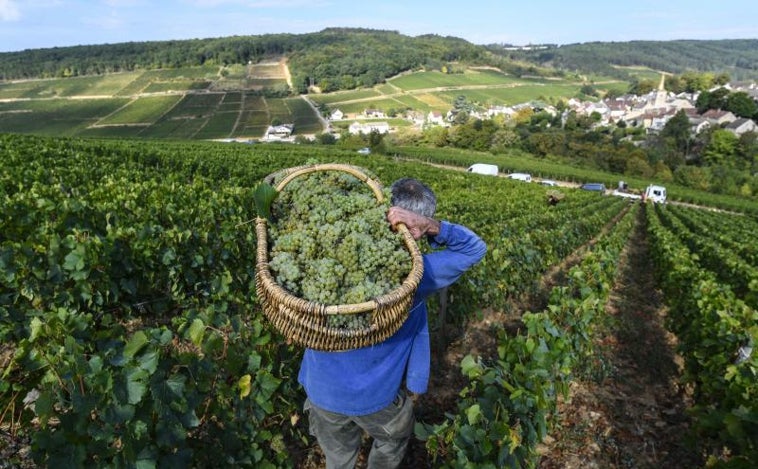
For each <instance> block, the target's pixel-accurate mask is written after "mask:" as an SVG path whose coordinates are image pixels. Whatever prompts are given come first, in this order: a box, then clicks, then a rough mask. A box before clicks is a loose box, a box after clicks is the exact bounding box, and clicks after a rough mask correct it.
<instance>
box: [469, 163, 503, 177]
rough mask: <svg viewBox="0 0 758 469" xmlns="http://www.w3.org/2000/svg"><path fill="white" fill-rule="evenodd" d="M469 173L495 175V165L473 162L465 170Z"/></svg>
mask: <svg viewBox="0 0 758 469" xmlns="http://www.w3.org/2000/svg"><path fill="white" fill-rule="evenodd" d="M466 171H468V172H469V173H476V174H488V175H490V176H497V166H495V165H494V164H484V163H474V164H472V165H471V166H469V167H468V169H467V170H466Z"/></svg>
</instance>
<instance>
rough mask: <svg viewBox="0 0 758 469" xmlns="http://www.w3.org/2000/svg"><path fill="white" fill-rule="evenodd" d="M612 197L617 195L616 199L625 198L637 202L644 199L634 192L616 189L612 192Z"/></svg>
mask: <svg viewBox="0 0 758 469" xmlns="http://www.w3.org/2000/svg"><path fill="white" fill-rule="evenodd" d="M611 195H615V196H616V197H624V198H627V199H635V200H638V199H641V198H642V196H641V195H639V194H635V193H633V192H627V191H622V190H620V189H616V190H615V191H613V192H611Z"/></svg>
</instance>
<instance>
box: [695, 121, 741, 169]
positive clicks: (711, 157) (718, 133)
mask: <svg viewBox="0 0 758 469" xmlns="http://www.w3.org/2000/svg"><path fill="white" fill-rule="evenodd" d="M738 142H739V140H738V139H737V136H736V135H734V134H733V133H731V132H729V131H728V130H723V129H716V130H715V131H713V133H712V134H711V139H710V141H709V142H708V144H706V146H705V148H704V149H703V160H704V162H705V163H706V164H707V165H709V166H725V167H734V166H736V158H735V156H736V155H737V144H738Z"/></svg>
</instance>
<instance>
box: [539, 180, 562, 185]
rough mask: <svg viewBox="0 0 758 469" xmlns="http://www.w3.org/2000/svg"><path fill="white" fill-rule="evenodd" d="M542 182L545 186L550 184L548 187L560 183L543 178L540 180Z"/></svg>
mask: <svg viewBox="0 0 758 469" xmlns="http://www.w3.org/2000/svg"><path fill="white" fill-rule="evenodd" d="M540 184H542V185H543V186H548V187H555V186H557V185H558V183H557V182H555V181H553V180H552V179H542V180H541V181H540Z"/></svg>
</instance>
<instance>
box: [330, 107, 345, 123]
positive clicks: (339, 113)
mask: <svg viewBox="0 0 758 469" xmlns="http://www.w3.org/2000/svg"><path fill="white" fill-rule="evenodd" d="M344 117H345V113H344V112H342V111H340V110H339V109H335V110H334V111H333V112H332V114H331V115H330V116H329V120H333V121H339V120H342V119H343V118H344Z"/></svg>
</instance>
